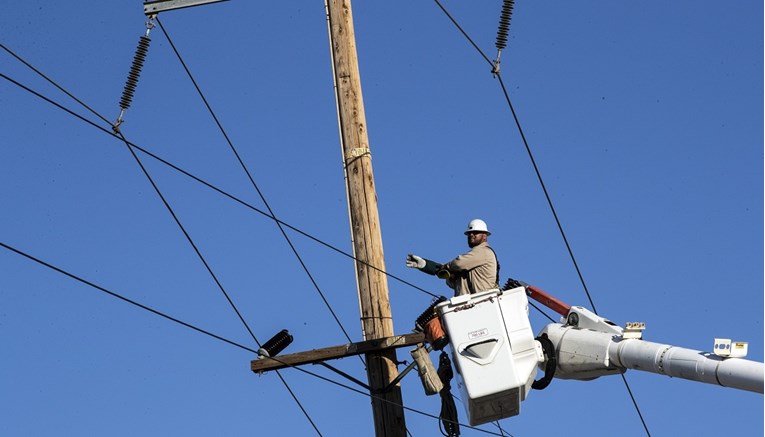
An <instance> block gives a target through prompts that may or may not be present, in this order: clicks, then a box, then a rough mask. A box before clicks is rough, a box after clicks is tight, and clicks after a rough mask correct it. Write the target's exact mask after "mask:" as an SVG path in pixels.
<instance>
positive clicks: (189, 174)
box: [0, 45, 438, 297]
mask: <svg viewBox="0 0 765 437" xmlns="http://www.w3.org/2000/svg"><path fill="white" fill-rule="evenodd" d="M2 47H3V49H5V50H6V51H8V52H9V53H11V54H13V55H14V56H17V55H16V54H14V53H13V52H11V51H10V50H9V49H8V48H7V47H5V46H4V45H3V46H2ZM19 59H20V58H19ZM23 62H25V61H23ZM25 63H26V62H25ZM30 68H33V67H31V66H30ZM33 69H34V68H33ZM34 70H35V71H36V72H38V71H39V70H36V69H34ZM38 74H40V75H41V76H42V77H43V78H45V79H46V80H48V81H51V80H50V79H48V78H47V77H46V76H45V75H43V74H42V73H38ZM0 77H2V78H3V79H5V80H7V81H8V82H11V83H12V84H14V85H16V86H17V87H19V88H21V89H23V90H24V91H27V92H28V93H30V94H32V95H34V96H36V97H38V98H40V99H42V100H44V101H46V102H48V103H50V104H51V105H53V106H55V107H57V108H59V109H61V110H62V111H64V112H66V113H68V114H69V115H72V116H74V117H75V118H78V119H80V120H81V121H83V122H85V123H87V124H89V125H91V126H93V127H95V128H96V129H98V130H100V131H102V132H104V133H106V134H108V135H110V136H112V137H114V138H117V139H120V138H119V136H117V135H116V134H115V133H113V132H112V131H111V130H109V129H105V128H103V127H101V126H99V125H98V124H96V123H94V122H93V121H91V120H88V119H87V118H85V117H84V116H82V115H80V114H78V113H76V112H74V111H73V110H71V109H68V108H66V107H65V106H63V105H61V104H59V103H57V102H55V101H53V100H52V99H50V98H48V97H46V96H44V95H42V94H40V93H39V92H37V91H35V90H33V89H31V88H29V87H27V86H26V85H23V84H21V83H20V82H18V81H16V80H14V79H12V78H10V77H8V76H7V75H5V74H3V73H0ZM51 83H53V84H55V82H52V81H51ZM55 86H56V87H57V88H59V89H60V90H62V91H63V92H64V93H65V94H67V95H68V96H70V97H72V98H73V99H74V100H75V101H77V102H78V103H80V104H81V105H83V106H84V107H86V108H88V109H89V110H90V111H91V112H93V113H94V114H95V115H96V116H97V117H98V118H100V119H102V120H104V121H105V122H107V123H109V124H110V125H111V122H109V121H108V120H107V119H106V118H104V117H103V116H101V115H100V114H98V113H97V112H95V111H93V110H92V109H90V108H89V107H88V106H87V105H85V104H84V103H82V102H81V101H80V100H79V99H77V98H76V97H74V96H73V95H71V94H70V93H69V92H68V91H66V90H64V89H63V88H61V87H60V86H59V85H58V84H55ZM129 144H130V145H131V146H132V147H133V148H135V149H136V150H138V151H140V152H142V153H144V154H145V155H147V156H149V157H151V158H153V159H155V160H156V161H158V162H160V163H161V164H164V165H165V166H167V167H170V168H171V169H173V170H175V171H177V172H179V173H181V174H183V175H184V176H186V177H189V178H191V179H193V180H194V181H196V182H198V183H200V184H202V185H204V186H206V187H208V188H210V189H212V190H214V191H216V192H218V193H219V194H222V195H223V196H225V197H228V198H229V199H231V200H233V201H235V202H237V203H239V204H241V205H242V206H245V207H247V208H249V209H251V210H252V211H255V212H257V213H258V214H261V215H263V216H264V217H266V218H268V219H271V220H274V221H275V222H278V223H279V224H281V225H283V226H284V227H286V228H288V229H290V230H292V231H295V232H297V233H298V234H300V235H302V236H304V237H306V238H308V239H310V240H313V241H314V242H316V243H319V244H321V245H322V246H325V247H326V248H328V249H331V250H333V251H335V252H337V253H339V254H341V255H344V256H346V257H348V258H350V259H352V260H355V261H357V262H359V263H362V264H365V265H367V266H369V267H370V268H372V269H375V270H377V271H379V272H381V273H383V274H385V275H386V276H388V277H389V278H391V279H394V280H396V281H398V282H400V283H402V284H404V285H407V286H409V287H411V288H413V289H415V290H418V291H420V292H422V293H425V294H427V295H429V296H431V297H438V294H435V293H433V292H430V291H428V290H425V289H424V288H422V287H419V286H417V285H415V284H413V283H411V282H409V281H406V280H405V279H403V278H400V277H398V276H396V275H394V274H392V273H390V272H387V271H385V270H382V269H380V268H379V267H376V266H373V265H370V264H368V263H366V262H364V261H362V260H358V259H356V257H354V256H353V255H352V254H350V253H348V252H345V251H343V250H342V249H340V248H338V247H336V246H333V245H331V244H329V243H327V242H325V241H323V240H321V239H319V238H317V237H314V236H313V235H311V234H309V233H307V232H305V231H303V230H301V229H299V228H297V227H295V226H292V225H290V224H289V223H286V222H284V221H282V220H280V219H277V218H276V217H274V216H272V215H270V214H269V213H268V212H265V211H263V210H261V209H259V208H257V207H255V206H253V205H251V204H250V203H248V202H245V201H244V200H242V199H240V198H238V197H236V196H234V195H232V194H230V193H228V192H226V191H225V190H223V189H221V188H218V187H216V186H215V185H213V184H211V183H210V182H207V181H206V180H204V179H202V178H200V177H198V176H195V175H194V174H192V173H190V172H188V171H187V170H184V169H182V168H181V167H178V166H177V165H175V164H173V163H171V162H169V161H167V160H166V159H164V158H161V157H160V156H158V155H156V154H154V153H152V152H150V151H149V150H147V149H145V148H143V147H141V146H139V145H137V144H135V143H133V142H129Z"/></svg>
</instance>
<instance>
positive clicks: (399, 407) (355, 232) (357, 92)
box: [326, 0, 406, 437]
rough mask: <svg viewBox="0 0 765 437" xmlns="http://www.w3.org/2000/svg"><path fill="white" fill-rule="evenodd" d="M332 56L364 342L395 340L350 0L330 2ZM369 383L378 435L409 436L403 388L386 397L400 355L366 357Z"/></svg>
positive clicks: (327, 4)
mask: <svg viewBox="0 0 765 437" xmlns="http://www.w3.org/2000/svg"><path fill="white" fill-rule="evenodd" d="M326 7H327V20H328V24H329V33H330V45H331V47H330V50H331V53H332V62H333V69H334V75H335V78H334V79H335V91H336V93H337V107H338V114H339V115H338V116H339V124H340V137H341V138H340V140H341V142H342V149H343V162H344V167H345V175H346V183H347V189H348V209H349V211H350V221H351V235H352V238H353V250H354V256H355V258H356V280H357V286H358V294H359V306H360V312H361V327H362V331H363V336H364V340H373V339H377V338H382V337H391V336H392V335H393V319H392V317H391V310H390V302H389V300H388V281H387V277H386V276H385V274H384V273H383V272H384V271H385V261H384V258H383V250H382V234H381V232H380V217H379V214H378V210H377V194H376V192H375V182H374V176H373V174H372V156H371V154H370V148H369V138H368V137H367V123H366V116H365V114H364V101H363V99H362V96H361V78H360V74H359V64H358V57H357V54H356V41H355V35H354V29H353V15H352V13H351V2H350V0H326ZM365 357H366V365H367V378H368V380H369V386H370V388H371V394H372V411H373V415H374V423H375V435H376V436H378V437H380V436H386V437H393V436H396V437H398V436H400V437H404V436H405V435H406V424H405V421H404V408H403V401H402V397H401V388H400V387H399V386H398V385H394V386H393V387H392V388H391V389H390V390H388V391H387V392H384V393H376V390H379V389H381V388H383V387H386V386H387V385H388V384H389V383H390V382H391V381H392V380H393V379H394V378H395V377H396V376H397V375H398V369H397V368H396V362H397V359H396V351H395V349H388V350H385V351H382V352H376V353H369V354H366V355H365Z"/></svg>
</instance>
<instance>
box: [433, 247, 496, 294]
mask: <svg viewBox="0 0 765 437" xmlns="http://www.w3.org/2000/svg"><path fill="white" fill-rule="evenodd" d="M444 267H446V268H447V269H448V270H449V272H451V274H452V275H451V277H450V278H449V279H447V280H446V285H448V286H449V287H450V288H452V289H453V290H454V295H455V296H460V295H463V294H471V293H476V292H479V291H486V290H491V289H493V288H498V287H499V284H497V256H496V255H495V254H494V251H493V250H492V249H491V248H490V247H489V245H488V243H481V244H479V245H478V246H475V247H473V248H471V249H470V251H469V252H467V253H464V254H462V255H460V256H458V257H457V258H454V259H453V260H451V261H449V262H448V263H446V264H444Z"/></svg>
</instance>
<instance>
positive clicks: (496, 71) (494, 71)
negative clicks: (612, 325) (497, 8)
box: [434, 0, 651, 436]
mask: <svg viewBox="0 0 765 437" xmlns="http://www.w3.org/2000/svg"><path fill="white" fill-rule="evenodd" d="M434 1H435V3H436V4H437V5H438V7H439V8H440V9H441V10H442V11H443V12H444V13H445V14H446V16H447V17H448V18H449V20H451V22H452V23H453V24H454V25H455V26H456V27H457V29H458V30H459V31H460V32H461V33H462V34H463V35H464V36H465V37H466V38H467V40H468V41H469V42H470V43H471V45H472V46H473V47H474V48H475V49H476V50H477V51H478V53H479V54H480V55H481V56H482V57H483V58H484V60H486V62H487V63H488V64H489V65H491V66H492V74H493V75H494V76H495V77H496V78H497V79H498V81H499V84H500V86H501V89H502V92H503V94H504V97H505V100H506V102H507V104H508V107H509V109H510V112H511V113H512V116H513V120H514V121H515V125H516V127H517V128H518V132H519V134H520V136H521V140H522V141H523V144H524V147H525V148H526V153H527V154H528V156H529V159H530V160H531V163H532V165H533V167H534V171H535V173H536V176H537V180H538V181H539V184H540V186H541V187H542V191H543V192H544V195H545V198H546V199H547V204H548V206H549V208H550V211H551V212H552V214H553V217H554V219H555V223H556V224H557V226H558V230H559V232H560V234H561V236H562V238H563V241H564V244H565V246H566V250H567V251H568V254H569V257H570V258H571V261H572V263H573V265H574V268H575V270H576V272H577V275H578V276H579V281H580V282H581V284H582V288H583V289H584V292H585V294H586V295H587V299H588V300H589V302H590V305H591V306H592V310H593V312H595V314H597V310H596V309H595V303H594V302H593V299H592V296H591V295H590V291H589V290H588V288H587V284H586V282H585V280H584V276H583V275H582V272H581V270H580V268H579V264H578V263H577V261H576V257H575V256H574V252H573V250H572V249H571V245H570V244H569V242H568V238H567V237H566V233H565V232H564V230H563V225H562V224H561V221H560V219H559V218H558V214H557V212H556V211H555V207H554V205H553V203H552V198H551V197H550V194H549V192H548V191H547V187H546V186H545V183H544V180H543V179H542V173H541V172H540V171H539V167H538V166H537V164H536V160H535V159H534V155H533V153H532V152H531V147H530V145H529V142H528V141H527V139H526V135H525V134H524V132H523V128H522V126H521V123H520V120H519V118H518V115H517V114H516V112H515V108H514V107H513V104H512V101H511V100H510V95H509V93H508V91H507V88H506V87H505V83H504V81H503V80H502V75H501V73H500V71H499V68H498V59H499V58H498V59H497V62H492V61H491V60H490V59H489V58H488V57H487V56H486V55H485V54H484V53H483V51H482V50H481V49H480V47H479V46H478V45H477V44H476V43H475V42H474V41H473V39H472V38H470V36H469V35H468V34H467V32H465V30H464V29H463V28H462V26H460V25H459V23H458V22H457V20H455V19H454V18H453V17H452V15H451V14H449V12H448V11H447V10H446V8H445V7H444V6H443V5H442V4H441V2H440V1H439V0H434ZM503 14H506V11H505V10H504V9H503ZM508 19H509V15H508ZM505 31H506V29H505ZM500 45H501V44H499V43H498V44H497V48H498V49H500V50H501V49H502V47H500ZM535 308H536V306H535ZM545 315H546V314H545ZM547 317H548V318H549V316H547ZM622 380H623V381H624V385H625V387H626V388H627V392H628V394H629V396H630V399H631V400H632V404H633V406H634V407H635V410H636V411H637V414H638V416H639V418H640V421H641V423H642V424H643V428H644V429H645V431H646V433H647V434H648V435H649V436H650V435H651V433H650V431H649V430H648V425H647V424H646V422H645V420H644V418H643V414H642V413H641V411H640V407H639V406H638V404H637V400H636V399H635V397H634V395H633V393H632V389H631V388H630V385H629V383H628V382H627V378H626V377H625V376H624V375H623V374H622Z"/></svg>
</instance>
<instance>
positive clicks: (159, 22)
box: [157, 17, 351, 342]
mask: <svg viewBox="0 0 765 437" xmlns="http://www.w3.org/2000/svg"><path fill="white" fill-rule="evenodd" d="M157 23H158V24H159V27H160V29H161V30H162V33H163V34H164V35H165V38H167V41H168V43H169V44H170V47H171V48H172V49H173V52H174V53H175V55H176V57H177V58H178V61H179V62H180V63H181V66H182V67H183V69H184V71H185V72H186V75H187V76H188V78H189V80H191V83H192V84H193V85H194V88H195V89H196V91H197V94H199V97H200V98H201V99H202V102H203V103H204V106H205V107H206V108H207V111H208V112H209V113H210V116H212V118H213V120H214V121H215V124H216V125H217V126H218V129H219V130H220V132H221V134H222V135H223V138H224V139H225V140H226V143H227V144H228V146H229V148H230V149H231V152H232V153H233V154H234V156H235V157H236V159H237V161H238V162H239V165H240V167H241V168H242V170H243V171H244V172H245V174H246V175H247V178H248V179H249V181H250V183H251V185H252V187H253V188H254V189H255V191H256V192H257V193H258V196H259V197H260V200H261V201H262V202H263V204H264V205H265V207H266V209H267V210H268V213H269V215H270V216H271V217H272V218H273V220H274V223H275V224H276V226H277V227H278V228H279V231H280V232H281V234H282V236H283V237H284V239H285V241H286V242H287V244H288V245H289V247H290V249H291V250H292V253H293V254H294V255H295V258H297V260H298V262H299V263H300V265H301V267H302V268H303V271H304V272H305V274H306V275H307V276H308V279H309V280H310V281H311V283H312V284H313V286H314V288H315V289H316V291H317V292H318V293H319V296H320V297H321V299H322V301H323V302H324V305H325V306H326V307H327V309H328V310H329V312H330V314H332V317H333V318H334V319H335V322H336V323H337V325H338V326H339V327H340V330H341V331H342V332H343V335H345V338H346V339H347V340H348V341H349V342H350V341H351V336H350V335H349V334H348V331H346V329H345V327H344V326H343V324H342V322H341V321H340V318H339V317H338V316H337V314H336V313H335V310H334V309H333V308H332V305H331V304H330V303H329V300H327V297H326V296H325V295H324V292H322V291H321V288H320V287H319V284H318V283H317V282H316V280H315V279H314V277H313V275H312V274H311V272H310V270H309V269H308V266H307V265H306V264H305V262H304V261H303V258H302V257H301V256H300V253H299V252H298V250H297V249H296V248H295V245H294V244H293V243H292V240H291V239H290V237H289V236H288V235H287V232H286V231H285V230H284V227H282V225H281V223H280V222H279V220H277V218H276V214H274V211H273V209H271V206H270V205H269V203H268V201H267V200H266V197H265V196H264V195H263V192H262V191H261V190H260V187H259V186H258V184H257V183H256V182H255V179H254V178H253V177H252V173H250V170H249V169H248V168H247V165H245V163H244V161H243V160H242V157H241V156H240V155H239V152H238V151H237V149H236V147H235V146H234V143H233V142H232V141H231V138H230V137H229V136H228V134H227V133H226V130H225V129H224V128H223V125H222V124H221V122H220V120H219V119H218V116H217V115H216V114H215V111H213V109H212V106H210V103H209V102H208V100H207V98H206V97H205V95H204V93H203V92H202V89H201V88H200V87H199V84H198V83H197V81H196V79H194V76H193V75H192V74H191V71H190V70H189V68H188V66H187V65H186V62H185V61H184V60H183V57H182V56H181V54H180V52H179V51H178V48H177V47H176V46H175V43H173V40H172V38H170V35H169V34H168V32H167V29H165V26H164V25H163V24H162V21H161V20H160V19H159V17H158V18H157Z"/></svg>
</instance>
